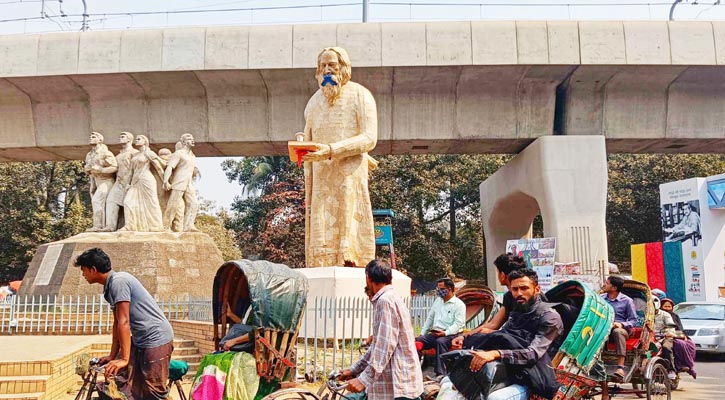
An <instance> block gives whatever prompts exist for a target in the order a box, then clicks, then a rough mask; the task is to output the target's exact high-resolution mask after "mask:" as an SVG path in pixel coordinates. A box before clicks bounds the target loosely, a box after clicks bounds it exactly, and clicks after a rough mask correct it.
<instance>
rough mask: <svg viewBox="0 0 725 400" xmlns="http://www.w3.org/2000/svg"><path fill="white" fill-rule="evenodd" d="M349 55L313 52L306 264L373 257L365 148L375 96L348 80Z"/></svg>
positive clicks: (374, 125)
mask: <svg viewBox="0 0 725 400" xmlns="http://www.w3.org/2000/svg"><path fill="white" fill-rule="evenodd" d="M351 74H352V66H351V63H350V57H349V56H348V54H347V51H345V50H344V49H342V48H339V47H329V48H326V49H324V50H323V51H322V52H321V53H320V54H319V55H318V57H317V73H316V75H315V77H316V78H317V82H318V84H319V87H320V88H319V89H318V90H317V92H316V93H315V94H314V95H313V96H312V98H310V100H309V102H308V103H307V107H306V108H305V130H304V132H303V133H304V136H303V139H304V141H306V142H312V144H313V145H314V146H315V148H316V149H317V151H314V152H311V153H308V154H306V155H305V156H304V157H303V158H302V159H303V160H304V161H305V206H306V207H305V209H306V211H305V214H306V215H305V249H306V254H305V261H306V265H307V267H308V268H309V267H328V266H343V265H355V266H359V267H362V266H365V264H367V263H368V262H369V261H370V260H372V259H373V258H374V257H375V236H374V235H375V234H374V230H373V229H374V228H373V214H372V206H371V204H370V193H369V191H368V172H369V168H368V163H369V158H370V157H369V156H368V152H369V151H371V150H372V149H373V148H375V144H376V143H377V140H378V118H377V110H376V108H375V99H373V96H372V94H371V93H370V91H369V90H367V89H366V88H364V87H363V86H361V85H359V84H357V83H355V82H352V81H350V78H351Z"/></svg>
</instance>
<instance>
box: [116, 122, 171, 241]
mask: <svg viewBox="0 0 725 400" xmlns="http://www.w3.org/2000/svg"><path fill="white" fill-rule="evenodd" d="M133 143H134V145H135V146H137V147H138V153H136V154H134V156H133V157H132V158H131V171H132V176H131V185H130V187H129V188H128V191H127V192H126V197H125V198H124V200H123V209H124V216H125V218H126V224H125V225H124V226H123V228H122V230H124V231H135V232H160V231H163V230H164V226H163V223H162V217H161V206H159V196H158V192H157V191H156V179H155V178H154V176H153V173H152V172H151V168H153V169H154V170H155V171H156V172H157V173H158V174H159V175H161V174H163V171H164V169H163V166H162V165H161V161H162V160H161V159H160V158H159V156H158V155H156V153H154V152H153V151H152V150H151V149H149V140H148V138H147V137H146V136H144V135H139V136H137V137H136V139H135V140H134V142H133Z"/></svg>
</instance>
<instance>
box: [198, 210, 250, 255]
mask: <svg viewBox="0 0 725 400" xmlns="http://www.w3.org/2000/svg"><path fill="white" fill-rule="evenodd" d="M224 215H225V214H223V213H222V214H220V215H209V214H199V215H197V216H196V227H197V229H199V230H200V231H202V232H204V233H206V234H207V235H209V236H211V238H212V239H213V240H214V243H215V244H216V246H217V247H218V248H219V251H221V252H222V258H224V261H231V260H239V259H241V258H242V252H241V251H240V250H239V245H238V244H237V240H236V238H235V237H234V232H233V231H232V230H230V229H227V228H226V227H225V226H224V222H225V221H224Z"/></svg>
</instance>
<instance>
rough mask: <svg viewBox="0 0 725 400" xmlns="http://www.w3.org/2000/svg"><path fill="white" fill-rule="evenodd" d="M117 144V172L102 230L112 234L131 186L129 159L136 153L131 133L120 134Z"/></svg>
mask: <svg viewBox="0 0 725 400" xmlns="http://www.w3.org/2000/svg"><path fill="white" fill-rule="evenodd" d="M119 142H120V143H121V151H119V152H118V154H117V155H116V164H117V165H118V171H116V182H115V183H114V184H113V187H112V188H111V191H110V192H109V193H108V198H106V226H105V227H104V228H103V231H104V232H113V231H115V230H117V229H118V228H119V226H118V223H119V221H118V215H119V211H120V210H121V207H123V199H124V198H125V197H126V191H127V190H128V188H129V186H130V185H131V173H132V171H131V158H133V156H134V155H135V154H136V153H138V150H136V149H134V148H133V134H132V133H130V132H121V135H120V136H119Z"/></svg>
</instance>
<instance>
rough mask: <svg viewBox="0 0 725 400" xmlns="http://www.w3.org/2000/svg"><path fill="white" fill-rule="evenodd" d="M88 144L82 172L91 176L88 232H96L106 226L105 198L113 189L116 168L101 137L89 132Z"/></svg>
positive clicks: (114, 161) (114, 160)
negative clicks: (90, 223) (90, 215)
mask: <svg viewBox="0 0 725 400" xmlns="http://www.w3.org/2000/svg"><path fill="white" fill-rule="evenodd" d="M88 144H90V145H91V146H93V147H92V149H91V151H89V152H88V154H87V155H86V165H85V167H84V170H85V171H86V173H87V174H88V175H90V176H91V181H90V186H91V206H92V207H93V226H92V227H91V228H89V229H88V231H89V232H97V231H100V230H102V229H103V228H104V226H105V225H106V198H107V197H108V192H109V191H110V190H111V187H113V183H114V175H115V173H116V170H117V169H118V166H117V164H116V157H114V156H113V153H111V152H110V151H109V150H108V147H107V146H106V145H105V144H103V135H102V134H100V133H98V132H91V135H90V136H89V137H88Z"/></svg>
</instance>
